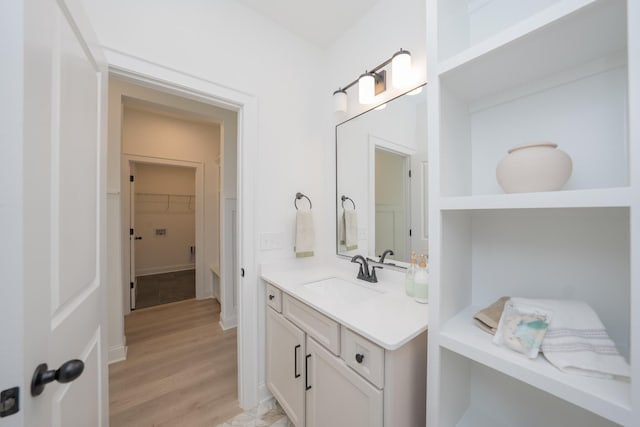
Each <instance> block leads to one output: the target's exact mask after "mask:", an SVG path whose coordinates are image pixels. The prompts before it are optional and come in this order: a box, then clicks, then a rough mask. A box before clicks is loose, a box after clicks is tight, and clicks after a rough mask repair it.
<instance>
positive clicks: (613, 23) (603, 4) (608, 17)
mask: <svg viewBox="0 0 640 427" xmlns="http://www.w3.org/2000/svg"><path fill="white" fill-rule="evenodd" d="M625 8H626V2H625V1H595V0H572V1H569V0H567V1H563V2H561V3H559V4H557V5H555V6H552V7H549V8H547V9H545V10H543V11H542V12H539V13H537V14H536V15H533V16H532V17H530V18H529V19H526V20H524V21H522V22H520V23H518V24H516V25H514V26H512V27H509V28H507V29H505V30H504V31H502V32H500V33H499V34H496V35H494V36H492V37H490V38H488V39H486V40H484V41H483V42H480V43H478V44H477V45H474V46H472V47H470V48H468V49H466V50H464V51H462V52H460V53H459V54H457V55H455V56H453V57H451V58H449V59H447V60H445V61H442V62H440V63H439V67H438V68H439V75H440V78H441V81H442V83H443V84H444V85H446V86H447V87H448V88H449V89H450V90H451V91H452V92H454V93H455V94H456V95H457V96H459V97H460V98H461V99H463V100H466V101H473V100H477V99H481V98H484V97H486V96H489V95H494V94H497V93H500V92H503V91H508V90H511V89H513V88H517V87H521V86H524V85H527V84H529V83H532V82H537V81H540V80H543V79H545V78H547V77H549V76H552V75H554V74H557V73H560V72H561V71H563V70H567V69H571V68H575V67H578V66H580V65H582V64H585V63H588V62H591V61H594V60H597V59H599V58H605V57H609V56H611V55H613V54H615V53H616V52H620V51H626V9H625ZM625 57H626V55H625Z"/></svg>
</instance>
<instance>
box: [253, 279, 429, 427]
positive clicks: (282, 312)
mask: <svg viewBox="0 0 640 427" xmlns="http://www.w3.org/2000/svg"><path fill="white" fill-rule="evenodd" d="M262 279H263V280H264V282H265V288H266V304H267V306H268V307H267V309H266V381H267V387H268V388H269V390H270V391H271V392H272V393H273V395H274V396H275V398H276V399H277V400H278V402H279V403H280V405H281V406H282V407H283V408H284V410H285V412H286V413H287V415H288V416H289V418H290V419H291V421H292V422H293V423H294V424H295V425H296V427H303V426H309V427H311V426H318V427H320V426H333V427H339V426H350V427H353V426H363V427H383V426H386V427H390V426H394V427H405V426H406V427H410V426H416V427H417V426H424V425H425V423H426V409H425V403H426V367H427V357H426V352H427V313H428V312H427V310H428V306H427V305H424V304H418V303H416V302H415V301H413V299H412V298H409V297H407V296H406V295H405V294H404V290H403V286H402V285H401V284H399V283H389V282H385V281H380V282H379V283H376V284H366V283H364V282H363V283H358V282H359V281H357V280H356V279H355V278H351V277H349V276H348V275H345V274H344V273H343V272H339V271H332V270H330V269H328V268H315V269H305V270H300V271H287V272H281V273H263V275H262Z"/></svg>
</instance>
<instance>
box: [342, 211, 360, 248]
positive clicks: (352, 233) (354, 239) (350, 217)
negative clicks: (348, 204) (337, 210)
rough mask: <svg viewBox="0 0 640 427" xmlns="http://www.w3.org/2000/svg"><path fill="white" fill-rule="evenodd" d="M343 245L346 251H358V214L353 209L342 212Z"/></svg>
mask: <svg viewBox="0 0 640 427" xmlns="http://www.w3.org/2000/svg"><path fill="white" fill-rule="evenodd" d="M344 244H345V246H346V247H347V250H348V251H351V250H354V249H358V214H357V213H356V210H355V209H345V210H344Z"/></svg>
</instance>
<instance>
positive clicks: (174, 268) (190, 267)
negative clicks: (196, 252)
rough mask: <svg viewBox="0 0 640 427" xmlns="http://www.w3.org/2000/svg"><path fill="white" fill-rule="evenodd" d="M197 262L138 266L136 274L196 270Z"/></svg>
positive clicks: (148, 274)
mask: <svg viewBox="0 0 640 427" xmlns="http://www.w3.org/2000/svg"><path fill="white" fill-rule="evenodd" d="M195 268H196V265H195V264H193V263H192V264H179V265H163V266H160V267H147V268H137V269H136V276H150V275H152V274H162V273H173V272H174V271H185V270H195Z"/></svg>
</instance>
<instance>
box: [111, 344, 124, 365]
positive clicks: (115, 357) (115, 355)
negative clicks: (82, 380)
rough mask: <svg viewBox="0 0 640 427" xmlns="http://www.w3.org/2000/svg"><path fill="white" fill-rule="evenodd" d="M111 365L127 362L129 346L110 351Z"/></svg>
mask: <svg viewBox="0 0 640 427" xmlns="http://www.w3.org/2000/svg"><path fill="white" fill-rule="evenodd" d="M108 357H109V365H110V364H112V363H116V362H122V361H123V360H127V346H126V345H118V346H115V347H111V348H110V349H109V355H108Z"/></svg>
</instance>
